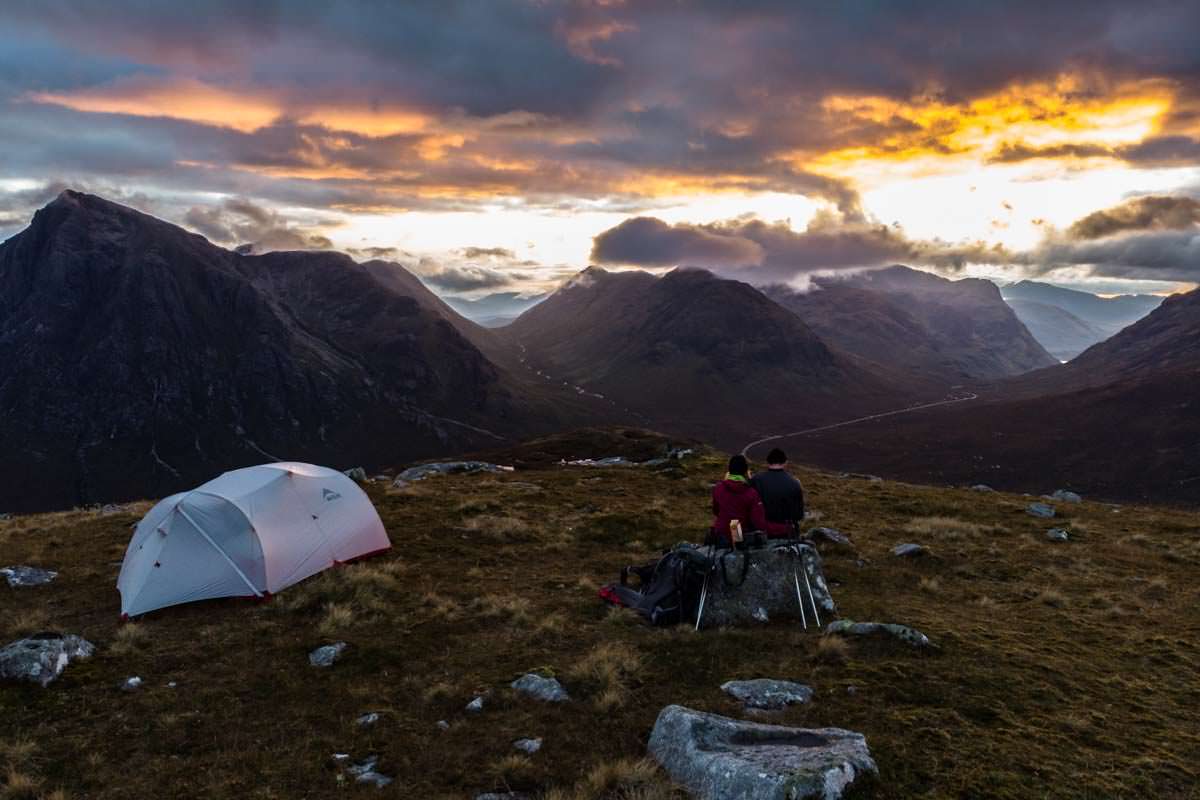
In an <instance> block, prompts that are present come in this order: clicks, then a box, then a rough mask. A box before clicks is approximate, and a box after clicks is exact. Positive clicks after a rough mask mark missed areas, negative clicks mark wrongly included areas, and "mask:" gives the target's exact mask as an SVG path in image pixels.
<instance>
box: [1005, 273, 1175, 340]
mask: <svg viewBox="0 0 1200 800" xmlns="http://www.w3.org/2000/svg"><path fill="white" fill-rule="evenodd" d="M1000 292H1001V294H1003V295H1004V299H1005V300H1029V301H1032V302H1035V303H1043V304H1045V305H1051V306H1058V307H1059V308H1061V309H1063V310H1064V311H1067V312H1070V313H1071V314H1074V315H1075V316H1076V317H1079V318H1080V319H1081V320H1083V321H1084V322H1086V323H1088V324H1089V325H1092V326H1093V327H1096V328H1098V329H1100V330H1102V331H1105V332H1106V333H1107V335H1109V336H1111V335H1112V334H1114V333H1116V332H1117V331H1119V330H1121V329H1122V328H1124V327H1125V326H1127V325H1131V324H1133V323H1134V322H1137V321H1138V320H1139V319H1141V318H1142V317H1144V316H1146V315H1147V314H1149V313H1150V312H1151V311H1153V310H1154V309H1156V308H1158V305H1159V303H1161V302H1162V298H1161V297H1158V296H1157V295H1149V294H1124V295H1119V296H1117V297H1100V296H1098V295H1094V294H1091V293H1089V292H1080V291H1076V290H1074V289H1064V288H1062V287H1061V286H1053V285H1051V284H1049V283H1040V282H1038V281H1021V282H1020V283H1014V284H1013V285H1011V286H1005V287H1004V288H1003V289H1001V290H1000Z"/></svg>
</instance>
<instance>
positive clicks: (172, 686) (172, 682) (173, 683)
mask: <svg viewBox="0 0 1200 800" xmlns="http://www.w3.org/2000/svg"><path fill="white" fill-rule="evenodd" d="M178 685H179V684H178V683H176V682H175V681H167V688H168V689H174V688H175V687H176V686H178Z"/></svg>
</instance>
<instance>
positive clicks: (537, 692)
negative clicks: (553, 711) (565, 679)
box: [512, 672, 571, 703]
mask: <svg viewBox="0 0 1200 800" xmlns="http://www.w3.org/2000/svg"><path fill="white" fill-rule="evenodd" d="M512 688H513V689H516V690H517V691H518V692H520V693H521V694H524V695H528V696H529V697H532V698H533V699H535V700H541V701H542V702H543V703H562V702H565V701H567V700H570V699H571V697H570V695H568V694H567V690H566V689H564V688H563V686H562V684H561V683H559V682H558V679H557V678H544V677H542V676H541V675H536V674H534V673H532V672H530V673H527V674H525V675H522V676H521V677H519V678H517V679H516V680H515V681H513V682H512Z"/></svg>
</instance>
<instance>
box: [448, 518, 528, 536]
mask: <svg viewBox="0 0 1200 800" xmlns="http://www.w3.org/2000/svg"><path fill="white" fill-rule="evenodd" d="M462 527H464V528H466V529H467V530H469V531H475V532H476V533H483V534H486V535H488V536H490V537H511V536H513V535H514V534H523V533H527V532H528V531H529V523H527V522H526V521H525V520H523V519H521V518H520V517H514V516H511V515H497V514H480V515H478V516H474V517H471V518H469V519H467V520H465V521H464V522H463V524H462Z"/></svg>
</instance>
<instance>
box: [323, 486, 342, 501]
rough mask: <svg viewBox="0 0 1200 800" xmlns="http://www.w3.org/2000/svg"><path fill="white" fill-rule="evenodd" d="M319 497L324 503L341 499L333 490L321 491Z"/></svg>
mask: <svg viewBox="0 0 1200 800" xmlns="http://www.w3.org/2000/svg"><path fill="white" fill-rule="evenodd" d="M321 496H322V497H324V498H325V502H326V503H331V502H333V501H334V500H340V499H341V497H342V496H341V495H340V494H338V493H337V492H335V491H334V490H333V489H322V490H321Z"/></svg>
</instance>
